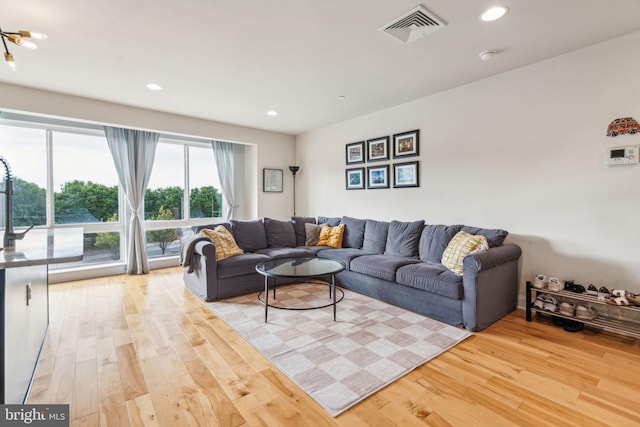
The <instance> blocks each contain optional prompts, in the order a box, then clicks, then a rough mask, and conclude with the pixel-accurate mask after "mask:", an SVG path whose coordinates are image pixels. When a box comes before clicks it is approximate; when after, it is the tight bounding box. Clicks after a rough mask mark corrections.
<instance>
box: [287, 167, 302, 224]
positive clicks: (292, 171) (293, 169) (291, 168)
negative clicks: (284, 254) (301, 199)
mask: <svg viewBox="0 0 640 427" xmlns="http://www.w3.org/2000/svg"><path fill="white" fill-rule="evenodd" d="M289 170H290V171H291V173H292V174H293V216H296V173H297V172H298V171H299V170H300V166H289Z"/></svg>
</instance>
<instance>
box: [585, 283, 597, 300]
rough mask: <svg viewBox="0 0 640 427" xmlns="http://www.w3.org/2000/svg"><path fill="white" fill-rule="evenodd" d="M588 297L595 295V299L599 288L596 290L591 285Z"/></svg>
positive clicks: (588, 289)
mask: <svg viewBox="0 0 640 427" xmlns="http://www.w3.org/2000/svg"><path fill="white" fill-rule="evenodd" d="M587 295H593V296H594V297H596V296H598V288H596V287H595V286H594V285H593V284H591V285H589V287H588V288H587Z"/></svg>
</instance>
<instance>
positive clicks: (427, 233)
mask: <svg viewBox="0 0 640 427" xmlns="http://www.w3.org/2000/svg"><path fill="white" fill-rule="evenodd" d="M460 228H462V225H425V227H424V229H423V230H422V235H421V236H420V246H419V248H418V249H419V252H420V261H423V262H429V261H433V262H437V263H440V261H441V260H442V254H443V253H444V250H445V249H447V246H448V245H449V242H450V241H451V239H453V236H455V235H456V233H458V231H460Z"/></svg>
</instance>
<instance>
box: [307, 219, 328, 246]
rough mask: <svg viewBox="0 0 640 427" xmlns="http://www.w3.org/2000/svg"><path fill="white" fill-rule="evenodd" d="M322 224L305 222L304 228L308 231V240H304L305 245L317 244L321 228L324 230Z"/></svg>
mask: <svg viewBox="0 0 640 427" xmlns="http://www.w3.org/2000/svg"><path fill="white" fill-rule="evenodd" d="M322 227H323V226H322V225H320V224H305V225H304V230H305V233H306V236H307V238H306V240H305V242H304V244H305V246H317V245H318V240H320V230H322Z"/></svg>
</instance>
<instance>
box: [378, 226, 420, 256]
mask: <svg viewBox="0 0 640 427" xmlns="http://www.w3.org/2000/svg"><path fill="white" fill-rule="evenodd" d="M423 228H424V220H422V219H421V220H419V221H413V222H400V221H391V222H390V223H389V233H388V234H387V245H386V247H385V249H384V254H385V255H391V256H398V257H405V258H417V257H418V243H419V242H420V235H421V234H422V229H423Z"/></svg>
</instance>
